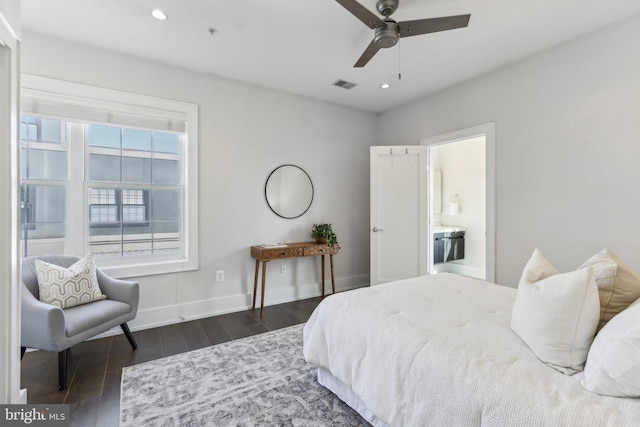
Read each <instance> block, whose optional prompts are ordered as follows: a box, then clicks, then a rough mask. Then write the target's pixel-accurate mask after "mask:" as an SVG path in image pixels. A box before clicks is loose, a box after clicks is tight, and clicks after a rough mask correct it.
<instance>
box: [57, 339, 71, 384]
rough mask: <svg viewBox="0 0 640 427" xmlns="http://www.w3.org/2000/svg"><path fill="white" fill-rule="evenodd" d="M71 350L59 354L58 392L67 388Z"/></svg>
mask: <svg viewBox="0 0 640 427" xmlns="http://www.w3.org/2000/svg"><path fill="white" fill-rule="evenodd" d="M68 353H69V349H66V350H62V351H60V352H58V391H63V390H66V388H67V354H68Z"/></svg>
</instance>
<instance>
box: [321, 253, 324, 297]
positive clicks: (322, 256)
mask: <svg viewBox="0 0 640 427" xmlns="http://www.w3.org/2000/svg"><path fill="white" fill-rule="evenodd" d="M320 257H321V258H322V283H321V285H322V298H324V255H320Z"/></svg>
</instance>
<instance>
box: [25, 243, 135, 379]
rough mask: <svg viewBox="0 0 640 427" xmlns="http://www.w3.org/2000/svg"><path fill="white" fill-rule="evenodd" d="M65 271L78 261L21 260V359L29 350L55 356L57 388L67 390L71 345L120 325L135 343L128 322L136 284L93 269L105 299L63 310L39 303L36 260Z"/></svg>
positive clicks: (61, 258) (54, 258)
mask: <svg viewBox="0 0 640 427" xmlns="http://www.w3.org/2000/svg"><path fill="white" fill-rule="evenodd" d="M37 259H40V260H42V261H45V262H48V263H50V264H56V265H59V266H62V267H65V268H68V267H69V266H71V265H72V264H74V263H75V262H77V261H78V260H79V259H80V258H78V257H75V256H69V255H49V256H37V257H28V258H24V259H23V260H22V343H21V350H22V356H24V353H25V351H26V349H27V347H29V348H36V349H40V350H46V351H55V352H57V353H58V380H59V385H58V389H59V390H60V391H62V390H64V389H66V388H67V352H68V350H69V348H71V347H72V346H74V345H76V344H78V343H80V342H82V341H85V340H87V339H89V338H91V337H94V336H96V335H98V334H100V333H102V332H104V331H107V330H109V329H111V328H112V327H114V326H117V325H120V327H121V328H122V331H123V332H124V334H125V336H126V337H127V339H128V340H129V343H130V344H131V347H133V349H134V350H135V349H136V348H137V347H138V345H137V344H136V341H135V339H134V338H133V335H131V331H130V330H129V327H128V326H127V321H129V320H132V319H133V318H135V317H136V314H137V312H138V300H139V297H140V291H139V286H138V282H130V281H126V280H118V279H114V278H112V277H109V276H107V275H106V274H105V273H104V272H103V271H102V270H100V269H99V268H97V269H96V273H97V277H98V284H99V285H100V289H101V290H102V293H103V294H105V295H106V296H107V299H104V300H100V301H94V302H90V303H88V304H84V305H79V306H76V307H69V308H65V309H62V308H60V307H57V306H54V305H51V304H46V303H43V302H41V301H40V300H39V289H38V277H37V274H36V268H35V260H37Z"/></svg>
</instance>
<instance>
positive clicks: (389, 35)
mask: <svg viewBox="0 0 640 427" xmlns="http://www.w3.org/2000/svg"><path fill="white" fill-rule="evenodd" d="M384 22H385V24H386V25H385V26H384V27H378V28H376V32H375V35H374V36H373V42H374V43H375V44H376V45H377V46H378V47H380V48H382V49H386V48H389V47H393V46H395V45H396V44H397V43H398V40H399V39H400V31H399V29H398V23H397V22H396V21H394V20H393V19H385V20H384Z"/></svg>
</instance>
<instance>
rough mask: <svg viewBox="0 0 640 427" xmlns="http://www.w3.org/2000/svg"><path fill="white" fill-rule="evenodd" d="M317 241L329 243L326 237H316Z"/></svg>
mask: <svg viewBox="0 0 640 427" xmlns="http://www.w3.org/2000/svg"><path fill="white" fill-rule="evenodd" d="M316 243H322V244H325V245H326V244H327V239H326V238H324V237H316Z"/></svg>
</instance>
